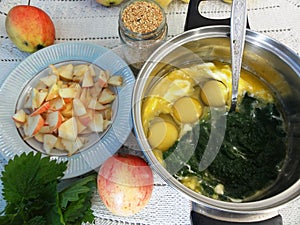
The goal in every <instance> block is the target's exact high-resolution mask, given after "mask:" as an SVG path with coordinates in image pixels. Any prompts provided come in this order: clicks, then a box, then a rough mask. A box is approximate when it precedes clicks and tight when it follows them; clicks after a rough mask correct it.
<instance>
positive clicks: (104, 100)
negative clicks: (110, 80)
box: [98, 88, 116, 104]
mask: <svg viewBox="0 0 300 225" xmlns="http://www.w3.org/2000/svg"><path fill="white" fill-rule="evenodd" d="M115 98H116V95H115V93H113V92H112V91H111V90H110V89H108V88H104V89H103V91H102V92H101V94H100V97H99V98H98V102H100V103H101V104H108V103H111V102H112V101H113V100H115Z"/></svg>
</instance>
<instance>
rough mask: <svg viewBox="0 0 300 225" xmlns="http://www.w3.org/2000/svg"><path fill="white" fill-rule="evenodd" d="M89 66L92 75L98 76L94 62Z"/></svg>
mask: <svg viewBox="0 0 300 225" xmlns="http://www.w3.org/2000/svg"><path fill="white" fill-rule="evenodd" d="M88 68H89V71H90V74H91V76H92V77H95V76H96V72H95V68H94V66H93V64H90V65H89V66H88Z"/></svg>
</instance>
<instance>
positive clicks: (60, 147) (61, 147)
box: [54, 137, 65, 151]
mask: <svg viewBox="0 0 300 225" xmlns="http://www.w3.org/2000/svg"><path fill="white" fill-rule="evenodd" d="M54 148H56V149H57V150H61V151H64V150H65V146H64V145H63V144H62V138H60V137H57V140H56V143H55V145H54Z"/></svg>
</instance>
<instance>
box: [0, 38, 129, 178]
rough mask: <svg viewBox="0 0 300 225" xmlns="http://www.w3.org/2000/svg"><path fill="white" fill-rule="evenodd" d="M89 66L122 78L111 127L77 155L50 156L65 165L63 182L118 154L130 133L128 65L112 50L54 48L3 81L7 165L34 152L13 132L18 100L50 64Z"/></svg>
mask: <svg viewBox="0 0 300 225" xmlns="http://www.w3.org/2000/svg"><path fill="white" fill-rule="evenodd" d="M64 63H75V64H76V63H77V64H78V63H92V64H94V65H95V66H96V67H100V68H102V69H104V70H108V71H110V72H111V74H112V75H121V76H122V77H123V85H122V86H120V87H117V88H115V90H114V91H115V92H116V95H117V98H116V100H115V101H114V104H113V120H112V124H111V125H110V127H109V128H108V130H106V132H105V133H103V134H102V135H99V136H98V138H96V139H94V140H93V141H92V142H91V143H90V144H89V145H87V146H85V147H84V148H83V149H81V150H80V151H79V152H78V153H76V154H74V155H72V156H70V157H69V156H67V155H66V154H53V155H51V156H50V157H51V158H53V159H56V160H57V161H58V162H60V161H68V168H67V170H66V172H65V175H64V177H63V178H64V179H66V178H72V177H76V176H80V175H82V174H85V173H87V172H89V171H91V170H93V169H96V168H98V167H99V166H100V165H101V164H102V163H103V162H104V161H105V160H106V159H107V158H108V157H109V156H111V155H113V154H114V153H116V152H117V151H118V149H119V148H120V147H121V146H122V144H123V143H124V142H125V141H126V139H127V137H128V136H129V134H130V132H131V130H132V118H131V96H132V92H133V87H134V82H135V78H134V75H133V73H132V71H131V70H130V68H129V67H128V65H127V64H126V63H125V62H124V61H123V60H122V59H121V58H120V57H119V56H118V55H116V54H115V53H114V52H112V51H111V50H109V49H107V48H104V47H101V46H99V45H94V44H86V43H62V44H55V45H52V46H50V47H47V48H45V49H42V50H39V51H38V52H36V53H34V54H32V55H30V56H29V57H28V58H26V60H24V61H23V62H21V63H20V64H19V65H18V66H17V67H16V68H15V69H14V70H13V71H12V72H11V74H10V75H9V76H8V77H7V78H6V80H5V81H4V82H3V84H2V86H1V87H0V99H1V104H0V115H1V116H0V157H2V158H3V159H5V160H6V161H8V160H9V159H11V158H13V157H14V156H15V155H16V154H21V153H23V152H30V151H37V150H36V149H37V148H38V147H37V148H35V144H34V143H28V141H27V142H25V141H24V140H23V139H22V135H20V132H19V131H18V129H17V128H16V126H15V124H14V122H13V120H12V116H13V115H14V113H15V110H16V109H17V108H19V105H20V99H22V98H24V95H25V94H26V92H28V90H29V89H30V88H31V87H32V84H33V83H34V82H35V80H37V79H38V78H39V77H41V76H43V74H45V73H46V71H48V70H49V69H48V67H49V65H50V64H54V65H61V64H64Z"/></svg>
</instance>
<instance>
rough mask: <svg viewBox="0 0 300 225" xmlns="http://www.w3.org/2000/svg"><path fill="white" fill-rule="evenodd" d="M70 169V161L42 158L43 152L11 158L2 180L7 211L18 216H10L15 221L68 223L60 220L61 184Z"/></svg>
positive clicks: (24, 222) (14, 222)
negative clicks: (59, 180) (59, 184)
mask: <svg viewBox="0 0 300 225" xmlns="http://www.w3.org/2000/svg"><path fill="white" fill-rule="evenodd" d="M66 168H67V163H65V162H63V163H57V162H56V161H54V160H50V157H43V158H42V155H41V153H36V154H34V153H33V152H30V153H28V154H26V153H23V154H21V155H20V156H15V157H14V158H13V159H12V160H9V162H8V164H7V165H6V166H5V168H4V171H3V173H2V178H1V180H2V182H3V196H4V198H5V200H6V202H7V205H6V207H5V210H4V213H5V214H6V215H8V214H11V215H14V214H15V215H16V216H15V217H11V218H10V219H11V222H12V224H14V225H17V224H30V225H33V224H47V225H48V224H49V225H52V224H55V225H60V224H64V223H60V222H59V221H60V220H61V218H62V215H61V212H60V211H59V207H58V193H57V184H58V179H59V178H61V177H62V176H63V173H64V171H65V170H66ZM42 221H45V223H43V222H42ZM5 224H10V223H5Z"/></svg>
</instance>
